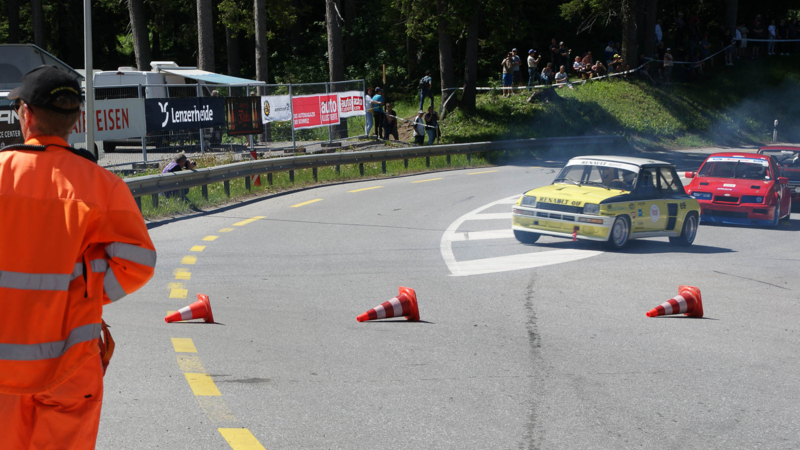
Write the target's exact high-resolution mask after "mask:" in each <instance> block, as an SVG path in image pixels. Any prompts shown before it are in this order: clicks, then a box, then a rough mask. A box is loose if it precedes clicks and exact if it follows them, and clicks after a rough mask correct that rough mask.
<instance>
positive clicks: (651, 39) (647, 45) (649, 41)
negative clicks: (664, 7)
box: [644, 0, 658, 58]
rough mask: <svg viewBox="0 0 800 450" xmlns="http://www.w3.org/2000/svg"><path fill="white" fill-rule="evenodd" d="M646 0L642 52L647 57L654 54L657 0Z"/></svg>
mask: <svg viewBox="0 0 800 450" xmlns="http://www.w3.org/2000/svg"><path fill="white" fill-rule="evenodd" d="M646 1H647V25H646V27H645V29H646V31H645V36H646V39H645V41H644V52H645V55H646V56H648V57H651V58H652V57H653V55H655V54H656V19H657V18H656V15H657V14H658V0H646Z"/></svg>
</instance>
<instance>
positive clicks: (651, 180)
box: [636, 167, 658, 198]
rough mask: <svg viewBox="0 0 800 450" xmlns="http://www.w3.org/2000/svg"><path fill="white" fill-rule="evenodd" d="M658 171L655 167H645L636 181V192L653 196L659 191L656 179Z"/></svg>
mask: <svg viewBox="0 0 800 450" xmlns="http://www.w3.org/2000/svg"><path fill="white" fill-rule="evenodd" d="M657 179H658V173H657V172H656V169H655V168H652V167H651V168H643V169H642V170H641V172H639V181H638V182H637V183H636V192H637V193H638V194H639V195H640V196H642V197H645V198H648V197H653V196H655V195H656V193H657V192H658V189H657V188H656V180H657Z"/></svg>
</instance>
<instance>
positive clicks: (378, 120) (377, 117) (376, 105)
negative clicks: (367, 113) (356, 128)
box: [372, 87, 386, 139]
mask: <svg viewBox="0 0 800 450" xmlns="http://www.w3.org/2000/svg"><path fill="white" fill-rule="evenodd" d="M385 103H386V100H384V99H383V89H381V88H379V87H376V88H375V96H374V97H372V116H373V119H374V121H375V137H377V138H378V139H380V138H381V137H382V136H383V121H384V117H383V105H384V104H385Z"/></svg>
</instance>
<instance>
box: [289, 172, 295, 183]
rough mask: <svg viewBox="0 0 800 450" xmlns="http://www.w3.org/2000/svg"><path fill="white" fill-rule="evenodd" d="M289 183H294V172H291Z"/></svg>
mask: <svg viewBox="0 0 800 450" xmlns="http://www.w3.org/2000/svg"><path fill="white" fill-rule="evenodd" d="M289 182H291V183H294V170H290V171H289Z"/></svg>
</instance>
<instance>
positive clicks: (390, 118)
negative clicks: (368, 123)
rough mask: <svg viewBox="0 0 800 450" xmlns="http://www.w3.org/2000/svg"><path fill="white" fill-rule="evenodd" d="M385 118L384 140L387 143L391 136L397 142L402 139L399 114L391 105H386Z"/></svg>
mask: <svg viewBox="0 0 800 450" xmlns="http://www.w3.org/2000/svg"><path fill="white" fill-rule="evenodd" d="M431 108H433V106H431ZM384 117H385V120H384V121H383V138H384V139H386V140H387V141H388V140H389V136H394V140H395V141H396V140H398V139H400V138H399V133H398V132H397V114H396V113H395V112H394V109H393V108H392V105H391V104H390V103H387V104H386V114H384Z"/></svg>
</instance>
